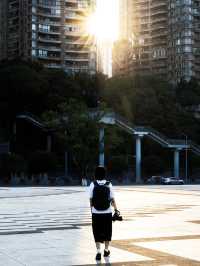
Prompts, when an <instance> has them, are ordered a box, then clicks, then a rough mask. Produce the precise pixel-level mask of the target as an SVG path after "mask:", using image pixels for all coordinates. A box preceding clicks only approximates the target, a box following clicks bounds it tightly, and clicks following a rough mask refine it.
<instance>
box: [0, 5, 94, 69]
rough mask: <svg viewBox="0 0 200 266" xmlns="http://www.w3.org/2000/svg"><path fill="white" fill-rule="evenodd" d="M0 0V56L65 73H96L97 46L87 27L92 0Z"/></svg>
mask: <svg viewBox="0 0 200 266" xmlns="http://www.w3.org/2000/svg"><path fill="white" fill-rule="evenodd" d="M1 1H2V6H1V19H2V21H4V25H2V24H1V25H2V26H1V28H0V31H1V35H0V36H1V40H3V42H2V45H1V53H0V59H14V58H17V57H18V58H23V59H32V60H37V61H39V62H41V63H42V64H43V65H44V66H46V67H48V68H63V69H64V70H65V71H66V72H68V73H74V72H87V73H90V74H94V73H95V71H96V49H95V45H94V40H93V38H92V37H91V36H89V34H88V32H87V26H86V24H87V17H88V15H89V14H90V12H92V11H93V8H94V4H95V3H94V2H95V1H94V0H7V1H6V0H1ZM3 2H5V3H4V4H3ZM3 17H4V18H3Z"/></svg>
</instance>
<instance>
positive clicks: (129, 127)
mask: <svg viewBox="0 0 200 266" xmlns="http://www.w3.org/2000/svg"><path fill="white" fill-rule="evenodd" d="M100 124H101V127H100V136H99V143H100V145H99V147H100V153H99V164H100V165H104V125H105V124H107V125H116V126H118V127H120V128H121V129H123V130H125V131H126V132H128V133H130V134H132V135H134V136H135V139H136V151H135V152H136V182H137V183H141V182H142V180H141V161H142V154H141V140H142V138H143V137H145V136H146V137H148V138H150V139H152V140H153V141H155V142H157V143H158V144H160V145H161V146H162V147H164V148H168V149H172V150H173V151H174V176H175V177H179V170H180V163H179V153H180V151H182V150H186V151H187V150H191V151H192V152H194V153H195V154H196V155H198V156H200V146H198V145H197V144H195V143H194V142H192V141H190V140H187V139H170V138H167V137H166V136H165V135H163V134H161V133H160V132H158V131H157V130H155V129H153V128H151V127H141V126H135V125H134V124H132V123H130V121H128V120H127V119H125V118H124V117H122V116H120V115H118V114H116V113H108V114H105V115H103V116H102V117H101V119H100Z"/></svg>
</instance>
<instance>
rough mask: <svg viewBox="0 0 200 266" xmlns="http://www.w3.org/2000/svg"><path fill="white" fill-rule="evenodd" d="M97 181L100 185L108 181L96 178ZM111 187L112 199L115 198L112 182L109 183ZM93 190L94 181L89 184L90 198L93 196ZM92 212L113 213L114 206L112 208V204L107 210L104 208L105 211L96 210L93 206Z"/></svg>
mask: <svg viewBox="0 0 200 266" xmlns="http://www.w3.org/2000/svg"><path fill="white" fill-rule="evenodd" d="M96 181H97V183H98V184H99V185H105V183H106V182H107V181H106V180H105V179H104V180H96ZM109 188H110V198H111V199H114V193H113V189H112V184H111V183H109ZM93 190H94V183H93V182H92V183H91V184H90V186H89V197H90V199H92V198H93ZM92 213H99V214H101V213H112V208H111V204H110V207H109V208H108V209H106V210H103V211H98V210H96V209H95V208H94V207H92Z"/></svg>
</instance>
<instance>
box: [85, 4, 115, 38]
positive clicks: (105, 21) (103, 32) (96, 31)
mask: <svg viewBox="0 0 200 266" xmlns="http://www.w3.org/2000/svg"><path fill="white" fill-rule="evenodd" d="M87 28H88V32H89V33H90V34H91V35H94V36H95V37H96V38H97V40H100V41H112V42H113V41H115V40H116V39H117V37H118V1H117V0H97V5H96V10H95V12H94V13H93V14H92V15H91V16H90V17H89V18H88V26H87Z"/></svg>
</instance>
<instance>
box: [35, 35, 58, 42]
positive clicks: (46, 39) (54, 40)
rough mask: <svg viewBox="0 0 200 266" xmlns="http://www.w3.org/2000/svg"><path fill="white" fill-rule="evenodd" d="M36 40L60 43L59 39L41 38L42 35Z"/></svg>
mask: <svg viewBox="0 0 200 266" xmlns="http://www.w3.org/2000/svg"><path fill="white" fill-rule="evenodd" d="M38 41H39V42H47V43H61V40H59V39H54V38H45V37H44V38H42V37H40V36H39V37H38Z"/></svg>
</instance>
